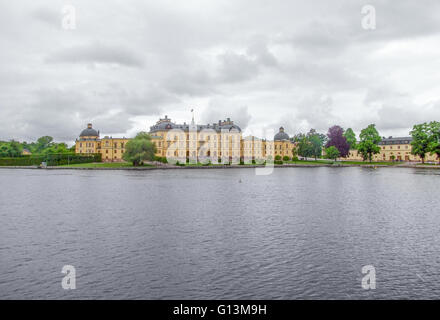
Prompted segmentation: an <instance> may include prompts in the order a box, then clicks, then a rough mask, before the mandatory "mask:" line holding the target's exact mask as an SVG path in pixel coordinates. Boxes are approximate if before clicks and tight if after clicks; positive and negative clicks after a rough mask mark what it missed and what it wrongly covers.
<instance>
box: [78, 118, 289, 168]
mask: <svg viewBox="0 0 440 320" xmlns="http://www.w3.org/2000/svg"><path fill="white" fill-rule="evenodd" d="M149 134H150V136H151V138H152V141H153V143H154V144H155V146H156V154H155V155H156V156H157V157H167V158H170V157H174V158H179V159H180V161H186V159H190V160H191V159H194V161H199V160H200V159H203V158H210V159H215V160H217V161H219V162H233V163H234V162H235V163H238V162H240V161H252V160H263V159H265V158H267V157H269V156H270V157H272V158H275V157H276V156H277V155H279V156H281V157H284V156H287V157H289V158H292V156H293V149H294V147H295V144H294V143H293V142H292V141H291V140H290V139H289V136H288V135H287V134H286V133H285V132H284V129H283V128H282V127H281V128H280V131H279V132H278V133H277V134H276V135H275V137H274V140H273V141H269V140H266V139H260V138H257V137H253V136H248V137H246V138H243V137H242V132H241V128H240V127H239V126H237V125H236V124H234V122H233V121H232V120H230V119H229V118H228V119H227V120H223V121H221V120H220V121H218V123H213V124H207V125H196V124H194V120H193V121H192V122H191V123H190V124H186V123H184V124H176V123H173V122H172V121H171V119H169V118H168V117H167V116H165V118H163V119H159V121H157V122H156V124H155V125H154V126H152V127H150V131H149ZM128 141H129V139H128V138H112V137H104V138H102V139H101V138H100V137H99V131H96V130H95V129H93V127H92V124H88V126H87V128H86V129H84V130H83V131H82V132H81V134H80V137H79V139H77V140H76V144H75V145H76V147H75V151H76V153H81V154H91V153H101V154H102V161H104V162H119V161H123V160H122V155H123V153H124V151H125V145H126V143H127V142H128Z"/></svg>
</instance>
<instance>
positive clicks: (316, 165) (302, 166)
mask: <svg viewBox="0 0 440 320" xmlns="http://www.w3.org/2000/svg"><path fill="white" fill-rule="evenodd" d="M273 167H274V168H320V167H328V168H351V167H360V168H407V169H410V168H411V169H418V168H420V169H440V165H384V164H325V163H317V164H296V163H295V164H294V163H290V164H276V165H274V166H273ZM240 168H246V169H251V168H266V166H264V165H214V166H213V165H210V166H172V165H169V166H150V167H115V168H111V167H102V168H99V167H95V168H93V167H63V166H52V167H46V168H40V167H37V166H0V169H39V170H175V169H240Z"/></svg>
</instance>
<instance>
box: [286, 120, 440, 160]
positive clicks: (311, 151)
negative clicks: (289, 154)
mask: <svg viewBox="0 0 440 320" xmlns="http://www.w3.org/2000/svg"><path fill="white" fill-rule="evenodd" d="M410 135H411V137H412V141H411V146H412V148H411V153H412V154H414V155H418V156H419V157H420V158H421V159H422V163H424V162H425V158H426V156H427V155H428V154H435V155H437V157H438V159H439V163H440V122H437V121H431V122H429V123H426V122H425V123H422V124H416V125H414V126H413V129H412V130H411V131H410ZM291 139H292V141H293V142H296V143H297V145H296V148H295V149H294V150H293V152H294V154H296V155H299V156H301V157H305V158H315V160H316V159H318V158H321V155H322V154H323V153H325V155H326V157H327V158H329V159H334V160H336V159H337V158H341V157H342V158H345V157H347V156H348V155H349V153H350V150H357V151H358V152H359V154H360V155H361V156H362V158H363V159H364V161H367V160H368V161H370V162H371V161H372V160H373V157H374V155H375V154H378V153H379V152H380V147H379V143H380V142H381V141H382V138H381V136H380V135H379V132H378V131H377V129H376V125H375V124H370V125H369V126H367V127H366V128H364V129H362V131H361V133H360V134H359V139H357V137H356V134H355V133H354V131H353V129H351V128H348V129H346V130H344V129H343V128H342V127H340V126H338V125H334V126H332V127H330V128H329V129H328V132H327V134H322V133H318V132H316V130H315V129H311V130H310V131H309V132H308V133H306V134H304V133H299V134H297V135H295V136H294V137H293V138H291Z"/></svg>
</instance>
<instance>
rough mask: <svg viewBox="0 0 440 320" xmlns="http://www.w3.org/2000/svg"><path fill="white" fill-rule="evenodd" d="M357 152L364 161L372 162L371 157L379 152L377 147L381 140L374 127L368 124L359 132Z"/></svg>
mask: <svg viewBox="0 0 440 320" xmlns="http://www.w3.org/2000/svg"><path fill="white" fill-rule="evenodd" d="M359 140H360V142H359V144H358V148H357V149H358V151H359V153H360V154H362V157H363V158H364V160H367V159H368V160H369V161H370V162H371V161H372V160H373V155H374V154H377V153H379V152H380V148H379V146H378V145H377V144H378V143H379V142H380V141H381V138H380V136H379V133H378V132H377V130H376V125H374V124H370V125H369V126H368V127H366V128H365V129H363V130H362V131H361V134H360V135H359Z"/></svg>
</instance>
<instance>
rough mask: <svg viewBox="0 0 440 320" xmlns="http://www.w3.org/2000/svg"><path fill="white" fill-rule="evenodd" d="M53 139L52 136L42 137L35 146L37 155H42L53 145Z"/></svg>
mask: <svg viewBox="0 0 440 320" xmlns="http://www.w3.org/2000/svg"><path fill="white" fill-rule="evenodd" d="M52 141H53V138H52V137H50V136H44V137H40V138H38V140H37V143H36V144H35V147H34V150H32V151H33V152H35V153H41V152H43V150H44V149H47V148H49V147H51V146H52V145H53V142H52Z"/></svg>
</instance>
